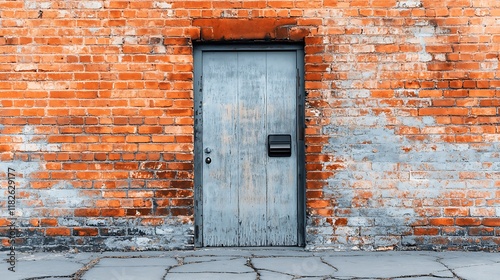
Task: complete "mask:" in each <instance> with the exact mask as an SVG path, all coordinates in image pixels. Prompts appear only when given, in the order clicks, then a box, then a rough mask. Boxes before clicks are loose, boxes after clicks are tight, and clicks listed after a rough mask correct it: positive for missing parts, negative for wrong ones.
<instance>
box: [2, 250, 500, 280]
mask: <svg viewBox="0 0 500 280" xmlns="http://www.w3.org/2000/svg"><path fill="white" fill-rule="evenodd" d="M0 254H4V256H3V257H2V259H6V258H7V252H0ZM9 267H10V264H8V263H6V262H5V261H4V262H2V263H1V264H0V279H2V280H9V279H15V280H20V279H25V280H27V279H30V280H31V279H33V280H34V279H59V280H61V279H85V280H101V279H103V280H114V279H117V280H118V279H119V280H139V279H141V280H144V279H145V280H150V279H151V280H155V279H166V280H170V279H231V280H238V279H245V280H246V279H249V280H250V279H252V280H253V279H264V280H266V279H272V280H275V279H276V280H278V279H310V280H312V279H401V280H403V279H418V280H430V279H434V280H438V279H470V280H473V279H478V280H489V279H492V280H494V279H500V253H485V252H421V251H419V252H333V251H318V252H310V251H305V250H303V249H300V248H258V249H257V248H255V249H251V248H229V249H221V248H214V249H198V250H194V251H168V252H105V253H34V254H28V253H17V262H16V264H15V270H16V272H11V271H9V270H8V268H9Z"/></svg>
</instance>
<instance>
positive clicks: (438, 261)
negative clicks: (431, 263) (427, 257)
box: [436, 258, 465, 280]
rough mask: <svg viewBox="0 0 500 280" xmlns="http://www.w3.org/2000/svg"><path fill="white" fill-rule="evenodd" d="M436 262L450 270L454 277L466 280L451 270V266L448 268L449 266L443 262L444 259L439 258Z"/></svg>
mask: <svg viewBox="0 0 500 280" xmlns="http://www.w3.org/2000/svg"><path fill="white" fill-rule="evenodd" d="M436 262H437V263H440V264H441V265H443V266H444V267H446V269H448V270H449V271H450V272H451V274H452V275H453V276H454V277H456V278H457V279H458V280H465V279H463V278H462V277H460V276H458V275H457V274H456V273H455V271H454V270H453V269H452V268H450V267H449V266H447V265H446V264H445V263H444V262H443V258H437V259H436Z"/></svg>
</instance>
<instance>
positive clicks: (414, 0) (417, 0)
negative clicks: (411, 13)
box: [396, 0, 423, 9]
mask: <svg viewBox="0 0 500 280" xmlns="http://www.w3.org/2000/svg"><path fill="white" fill-rule="evenodd" d="M422 6H423V4H422V1H421V0H399V1H398V3H397V5H396V7H398V8H403V9H406V8H420V7H422Z"/></svg>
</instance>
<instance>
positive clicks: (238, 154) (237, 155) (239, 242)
mask: <svg viewBox="0 0 500 280" xmlns="http://www.w3.org/2000/svg"><path fill="white" fill-rule="evenodd" d="M235 112H236V114H237V118H236V124H235V125H236V127H235V132H236V143H237V148H236V155H235V156H236V160H237V162H238V164H237V166H238V167H237V169H236V170H237V171H238V176H237V179H238V182H237V184H236V187H237V188H238V199H237V201H236V203H237V204H238V220H237V222H236V226H237V228H236V233H237V237H238V238H237V240H238V241H237V243H238V246H241V241H240V236H241V224H240V189H241V182H240V179H241V178H240V176H239V170H240V137H241V136H240V131H239V129H240V117H241V114H240V53H239V52H238V51H236V110H235Z"/></svg>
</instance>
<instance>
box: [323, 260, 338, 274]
mask: <svg viewBox="0 0 500 280" xmlns="http://www.w3.org/2000/svg"><path fill="white" fill-rule="evenodd" d="M319 259H320V260H321V262H322V263H324V264H326V265H327V266H329V267H331V268H333V269H335V272H337V271H339V269H338V268H336V267H335V266H333V265H331V264H329V263H328V262H326V261H325V260H324V259H323V257H319Z"/></svg>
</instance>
